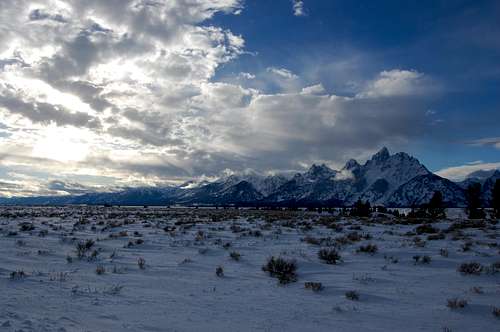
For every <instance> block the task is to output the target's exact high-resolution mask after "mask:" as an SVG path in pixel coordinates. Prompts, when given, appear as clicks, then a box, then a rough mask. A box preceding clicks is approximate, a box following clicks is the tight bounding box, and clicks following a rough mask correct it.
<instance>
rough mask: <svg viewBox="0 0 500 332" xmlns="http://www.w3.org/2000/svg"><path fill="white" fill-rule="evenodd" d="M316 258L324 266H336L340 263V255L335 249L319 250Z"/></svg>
mask: <svg viewBox="0 0 500 332" xmlns="http://www.w3.org/2000/svg"><path fill="white" fill-rule="evenodd" d="M318 258H319V259H320V260H322V261H323V262H325V263H326V264H333V265H335V264H337V262H338V261H340V259H341V257H340V254H339V253H338V252H337V250H335V249H326V248H325V249H321V250H320V251H318Z"/></svg>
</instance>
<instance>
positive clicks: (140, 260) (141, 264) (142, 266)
mask: <svg viewBox="0 0 500 332" xmlns="http://www.w3.org/2000/svg"><path fill="white" fill-rule="evenodd" d="M137 265H138V266H139V268H140V269H141V270H144V269H145V268H146V260H145V259H144V258H142V257H139V258H138V259H137Z"/></svg>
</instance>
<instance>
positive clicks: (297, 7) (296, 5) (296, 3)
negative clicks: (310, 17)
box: [292, 0, 306, 16]
mask: <svg viewBox="0 0 500 332" xmlns="http://www.w3.org/2000/svg"><path fill="white" fill-rule="evenodd" d="M292 5H293V15H295V16H304V15H305V14H306V13H305V10H304V1H302V0H292Z"/></svg>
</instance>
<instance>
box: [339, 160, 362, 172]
mask: <svg viewBox="0 0 500 332" xmlns="http://www.w3.org/2000/svg"><path fill="white" fill-rule="evenodd" d="M360 166H361V165H360V164H359V163H358V162H357V160H356V159H349V160H348V161H347V162H346V163H345V165H344V167H342V170H347V171H351V170H353V169H356V168H359V167H360Z"/></svg>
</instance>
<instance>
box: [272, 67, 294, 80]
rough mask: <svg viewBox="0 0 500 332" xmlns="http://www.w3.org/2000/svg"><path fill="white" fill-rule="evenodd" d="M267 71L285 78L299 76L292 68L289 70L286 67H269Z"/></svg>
mask: <svg viewBox="0 0 500 332" xmlns="http://www.w3.org/2000/svg"><path fill="white" fill-rule="evenodd" d="M267 71H268V72H269V73H272V74H274V75H277V76H279V77H281V78H285V79H294V78H297V75H295V74H294V73H293V72H292V71H291V70H288V69H286V68H276V67H269V68H267Z"/></svg>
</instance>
